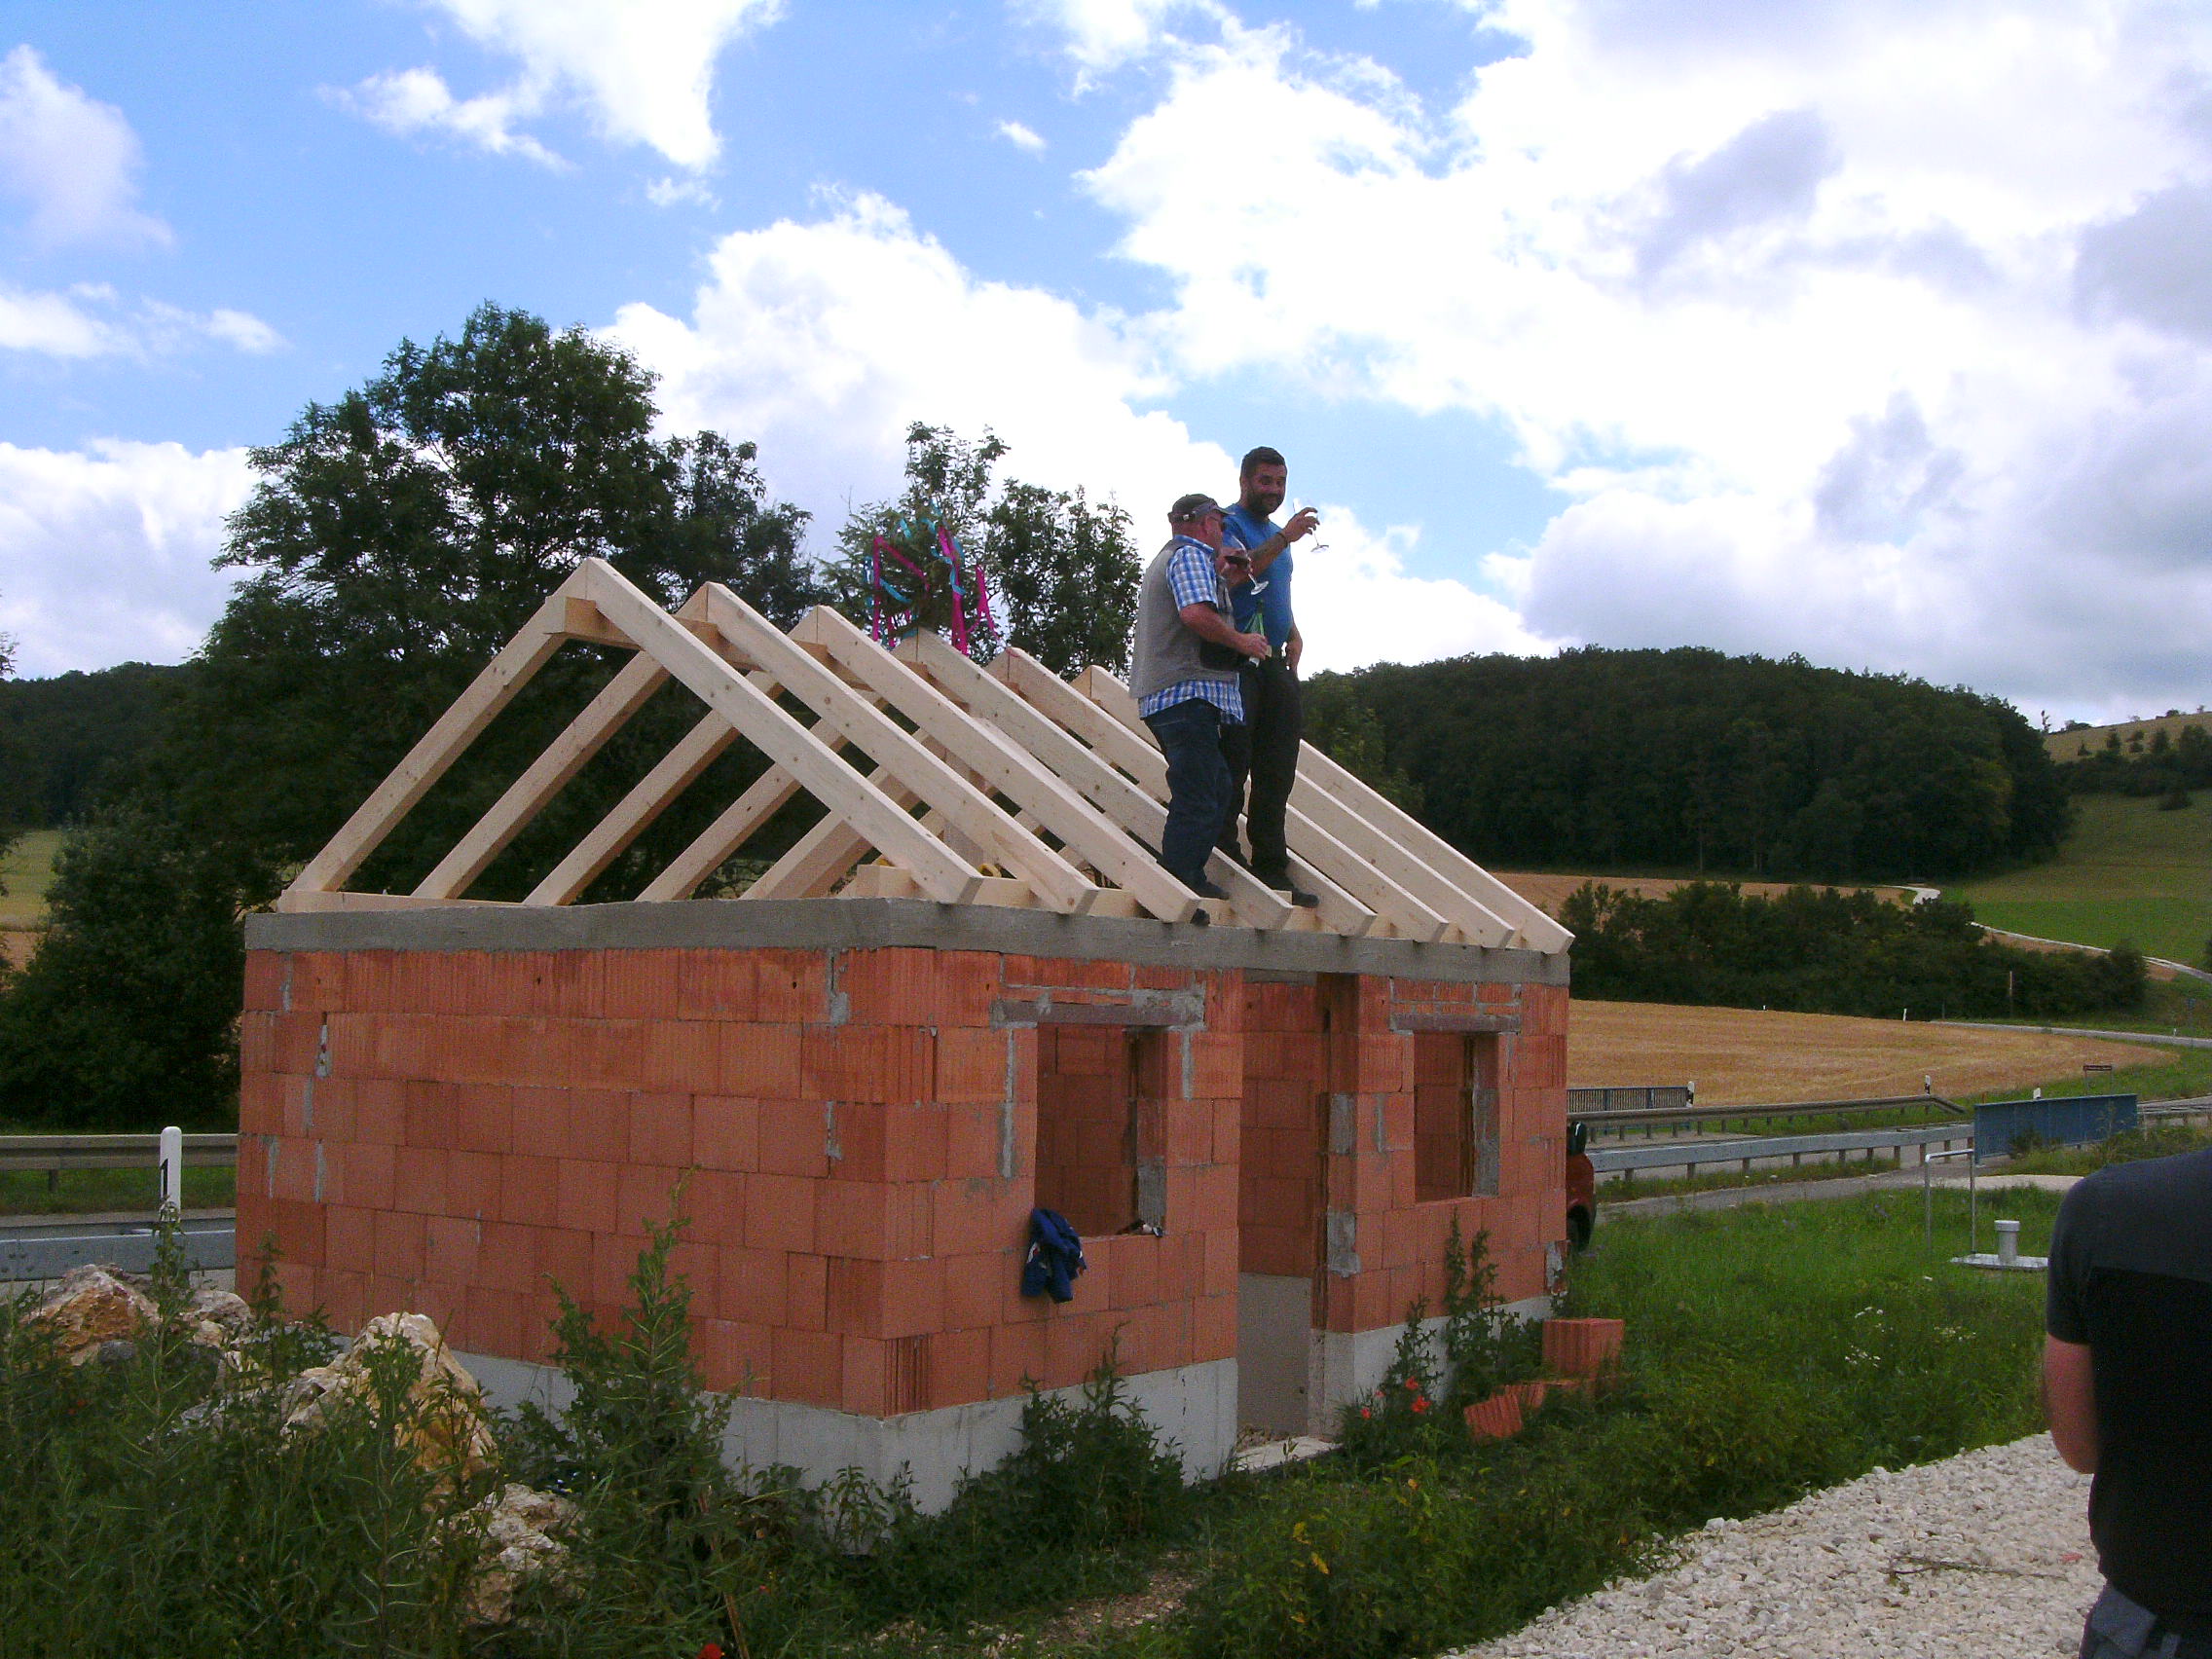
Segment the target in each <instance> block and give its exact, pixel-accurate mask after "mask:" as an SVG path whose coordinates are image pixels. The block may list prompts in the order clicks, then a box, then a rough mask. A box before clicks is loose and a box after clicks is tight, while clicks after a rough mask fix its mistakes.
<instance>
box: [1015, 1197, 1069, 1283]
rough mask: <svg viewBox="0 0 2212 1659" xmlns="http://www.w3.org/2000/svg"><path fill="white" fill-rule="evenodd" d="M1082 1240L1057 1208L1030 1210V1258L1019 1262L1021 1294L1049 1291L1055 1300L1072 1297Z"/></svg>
mask: <svg viewBox="0 0 2212 1659" xmlns="http://www.w3.org/2000/svg"><path fill="white" fill-rule="evenodd" d="M1083 1269H1084V1260H1083V1240H1082V1239H1081V1238H1078V1237H1077V1236H1076V1233H1075V1229H1074V1228H1072V1227H1070V1226H1069V1225H1068V1218H1067V1217H1066V1216H1064V1215H1062V1214H1060V1212H1059V1211H1058V1210H1049V1209H1033V1210H1031V1211H1030V1212H1029V1259H1028V1260H1027V1261H1026V1262H1024V1263H1022V1265H1021V1294H1022V1295H1024V1296H1043V1295H1044V1294H1046V1293H1047V1292H1048V1291H1050V1292H1051V1297H1052V1300H1053V1301H1054V1302H1073V1301H1074V1300H1075V1276H1076V1274H1078V1273H1080V1272H1083Z"/></svg>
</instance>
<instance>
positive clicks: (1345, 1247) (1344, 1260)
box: [1328, 1209, 1359, 1278]
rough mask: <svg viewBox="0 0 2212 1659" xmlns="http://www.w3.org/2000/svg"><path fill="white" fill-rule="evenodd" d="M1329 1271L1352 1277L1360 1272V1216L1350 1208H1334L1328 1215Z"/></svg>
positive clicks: (1343, 1276) (1338, 1275)
mask: <svg viewBox="0 0 2212 1659" xmlns="http://www.w3.org/2000/svg"><path fill="white" fill-rule="evenodd" d="M1328 1230H1329V1272H1332V1273H1334V1274H1335V1275H1336V1276H1337V1277H1338V1278H1350V1277H1351V1276H1352V1275H1353V1274H1355V1273H1357V1272H1359V1217H1358V1216H1357V1215H1355V1214H1353V1213H1352V1212H1351V1211H1350V1210H1341V1209H1333V1210H1331V1211H1329V1216H1328Z"/></svg>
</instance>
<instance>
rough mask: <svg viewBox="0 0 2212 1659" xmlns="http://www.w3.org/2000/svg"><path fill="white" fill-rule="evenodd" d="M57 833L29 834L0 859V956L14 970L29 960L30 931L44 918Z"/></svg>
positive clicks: (51, 831)
mask: <svg viewBox="0 0 2212 1659" xmlns="http://www.w3.org/2000/svg"><path fill="white" fill-rule="evenodd" d="M61 833H62V832H61V831H60V830H26V831H24V832H23V833H22V834H21V835H19V836H18V837H17V839H16V844H15V845H14V846H13V847H11V848H10V849H9V850H8V853H7V855H6V856H5V857H4V858H0V887H5V888H6V889H7V891H6V892H5V893H0V954H4V955H6V956H7V957H8V959H9V960H11V961H13V962H14V963H16V964H17V965H18V967H19V966H21V964H22V963H23V962H24V961H25V960H27V959H28V957H29V956H30V940H31V934H30V930H31V929H32V928H34V927H36V926H37V925H38V923H39V921H40V919H41V918H42V917H44V916H45V914H46V890H47V888H48V886H49V885H51V884H52V882H53V880H54V856H55V854H56V853H58V852H59V851H60V850H61Z"/></svg>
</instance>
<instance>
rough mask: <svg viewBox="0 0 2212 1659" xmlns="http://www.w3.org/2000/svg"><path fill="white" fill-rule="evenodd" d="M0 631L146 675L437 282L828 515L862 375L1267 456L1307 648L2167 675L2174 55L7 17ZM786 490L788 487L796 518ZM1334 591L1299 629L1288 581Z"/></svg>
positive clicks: (2100, 697)
mask: <svg viewBox="0 0 2212 1659" xmlns="http://www.w3.org/2000/svg"><path fill="white" fill-rule="evenodd" d="M0 19H4V20H5V27H4V29H0V192H4V194H0V631H5V632H7V633H9V634H12V635H13V636H14V637H15V638H16V640H17V644H18V672H21V673H27V674H46V673H54V672H58V671H61V670H63V669H67V668H73V667H82V668H91V667H98V666H102V665H104V664H106V663H109V662H115V661H121V660H126V659H129V658H133V657H136V658H150V659H154V660H175V659H176V658H178V657H180V656H181V655H183V654H185V653H187V652H188V651H189V650H190V649H191V648H192V645H193V644H194V642H195V641H196V640H197V638H198V636H199V634H200V633H201V632H202V631H203V629H204V627H205V625H206V623H207V622H208V621H209V620H210V619H211V618H212V616H213V615H214V613H215V611H216V610H218V609H219V608H220V605H221V602H222V596H223V593H224V591H225V585H226V584H225V578H223V577H221V576H219V575H216V574H215V573H213V572H211V571H209V570H208V569H207V564H206V562H207V559H208V557H209V556H210V554H211V553H212V551H213V550H214V548H215V546H216V545H217V544H218V542H219V537H220V519H221V514H222V513H223V511H225V510H227V509H228V508H229V507H230V506H234V505H235V504H236V503H237V501H238V499H239V498H240V494H241V493H242V491H243V490H244V489H245V488H246V487H247V486H248V485H249V483H250V477H249V475H248V473H247V471H246V468H245V464H244V461H243V457H242V453H241V451H242V447H243V446H245V445H249V444H253V443H257V442H266V441H270V440H272V439H274V438H275V437H276V435H278V434H279V433H280V432H281V431H282V429H283V427H284V425H285V424H286V423H287V422H288V421H289V420H290V419H291V418H292V417H293V415H295V414H296V413H297V411H298V410H299V408H300V407H301V406H302V405H303V404H304V403H305V402H307V401H308V400H310V399H312V398H329V397H332V396H334V395H336V394H338V393H339V392H341V391H343V390H344V389H345V388H346V387H349V386H351V385H354V384H357V383H358V382H360V381H361V380H362V379H364V378H366V377H367V376H369V375H371V374H373V373H374V372H375V370H376V367H377V365H378V362H379V361H380V359H381V358H382V357H383V355H384V353H385V352H386V351H387V350H389V349H390V348H391V347H392V345H393V344H395V343H396V342H397V341H398V340H399V339H400V338H401V337H403V336H413V337H416V338H419V339H420V338H427V337H428V336H430V335H433V334H436V333H438V332H440V331H441V330H450V329H452V328H454V327H456V326H457V325H458V324H459V322H460V321H461V318H462V317H463V316H464V315H465V314H466V313H467V312H468V311H469V309H470V308H471V307H472V306H474V305H475V304H477V303H478V302H479V301H482V300H485V299H496V300H498V301H499V302H501V303H503V304H507V305H514V306H522V307H526V308H529V309H531V310H534V311H536V312H538V313H542V314H543V315H545V316H547V317H548V318H549V319H551V320H553V321H555V322H558V323H563V324H576V325H580V326H584V327H588V328H592V329H597V330H605V331H608V333H609V334H610V335H611V336H612V337H614V338H617V339H619V340H621V341H622V342H623V343H624V344H626V345H628V346H630V347H631V348H632V349H633V350H637V351H638V352H639V354H640V355H641V356H642V357H643V358H644V359H645V361H646V362H647V363H648V364H650V365H651V366H653V367H654V368H655V369H656V370H658V371H659V372H660V373H661V374H662V376H663V405H664V409H665V410H666V412H667V415H668V418H669V420H670V421H671V423H672V424H677V425H698V424H709V425H714V426H717V427H719V428H720V429H722V430H724V431H727V432H729V433H731V434H732V435H733V436H739V437H750V438H754V439H756V440H757V441H758V442H759V444H760V446H761V453H762V459H763V461H764V463H765V467H766V470H767V472H768V474H769V477H770V480H771V482H772V484H773V485H774V486H775V487H776V488H777V489H778V490H779V491H781V492H783V493H785V494H788V495H790V496H791V497H792V498H794V499H797V500H799V501H800V502H801V503H802V504H803V505H806V506H808V507H809V508H811V509H813V510H814V511H815V512H816V514H817V515H818V518H820V519H827V520H829V521H830V524H832V525H833V523H834V521H835V519H836V517H837V516H838V515H839V514H840V513H841V512H842V510H843V503H844V502H845V501H847V500H852V499H866V498H869V497H871V496H875V495H879V494H881V493H883V492H885V491H886V490H888V489H889V488H890V487H891V485H892V483H893V480H894V479H895V476H896V472H897V467H898V461H899V446H898V434H899V433H900V432H901V431H902V430H903V427H904V425H905V424H906V423H907V422H909V421H911V420H914V419H926V420H934V421H940V422H951V423H953V424H957V425H959V426H961V427H962V428H963V429H964V430H971V431H973V430H976V429H977V428H979V427H980V426H981V425H982V424H985V423H988V424H991V425H992V426H994V427H995V428H996V429H997V430H999V431H1000V432H1001V433H1002V435H1004V436H1006V437H1008V438H1009V439H1010V440H1011V441H1012V442H1013V444H1014V453H1013V455H1012V457H1011V458H1010V461H1009V462H1008V468H1009V470H1010V471H1011V472H1013V473H1014V474H1015V475H1017V476H1024V477H1031V478H1035V479H1037V480H1038V481H1040V482H1047V483H1053V484H1060V485H1070V484H1076V483H1082V484H1085V485H1087V486H1088V487H1089V488H1090V489H1091V490H1092V491H1093V492H1094V493H1099V494H1109V493H1110V494H1113V495H1115V496H1116V497H1118V498H1120V499H1121V500H1122V501H1123V502H1124V505H1127V506H1128V507H1130V508H1131V510H1132V512H1134V513H1135V515H1136V517H1137V520H1138V523H1139V525H1140V528H1141V530H1142V534H1143V535H1144V536H1145V537H1146V538H1147V539H1149V538H1150V535H1151V534H1152V532H1153V530H1154V529H1155V528H1156V524H1155V521H1156V519H1157V516H1158V510H1159V508H1160V506H1161V504H1162V503H1163V501H1164V500H1165V499H1166V498H1169V497H1171V496H1172V495H1174V494H1177V493H1180V491H1182V490H1183V489H1187V488H1194V487H1197V488H1212V489H1215V490H1217V491H1226V490H1228V489H1230V488H1231V487H1233V478H1232V477H1231V476H1229V472H1230V470H1231V469H1230V460H1229V458H1231V457H1233V456H1234V455H1235V453H1237V452H1238V451H1240V450H1241V449H1242V448H1244V447H1245V446H1247V445H1249V444H1251V443H1254V442H1263V441H1265V442H1272V443H1275V444H1277V445H1278V446H1280V447H1281V448H1283V449H1284V450H1285V451H1286V452H1287V453H1288V454H1289V455H1290V458H1291V461H1292V468H1293V477H1292V488H1293V492H1294V493H1295V494H1297V495H1299V496H1300V497H1301V498H1305V499H1308V500H1313V501H1318V502H1320V503H1321V504H1322V505H1323V506H1324V508H1325V509H1326V511H1327V514H1328V518H1329V523H1330V531H1329V534H1328V535H1327V536H1326V537H1325V539H1326V540H1327V541H1328V543H1329V548H1330V551H1329V553H1328V554H1326V555H1321V556H1317V557H1315V558H1313V559H1309V561H1307V562H1306V564H1305V565H1304V566H1302V569H1301V572H1300V581H1301V595H1302V610H1304V611H1305V613H1306V616H1307V626H1306V631H1307V633H1308V635H1309V639H1310V640H1311V641H1312V646H1311V656H1312V659H1313V660H1314V661H1316V662H1318V663H1320V664H1322V665H1325V666H1351V665H1354V664H1356V663H1360V662H1366V661H1374V660H1378V659H1384V658H1395V659H1401V660H1402V659H1414V658H1421V657H1427V656H1435V655H1442V654H1448V653H1451V652H1455V651H1463V650H1485V649H1511V650H1544V649H1549V648H1552V647H1554V646H1556V645H1562V644H1574V643H1584V642H1592V643H1599V644H1607V645H1673V644H1698V645H1716V646H1719V647H1721V648H1725V649H1731V650H1759V651H1765V652H1768V653H1772V654H1784V653H1787V652H1789V651H1802V652H1803V653H1804V654H1805V655H1807V656H1809V657H1811V658H1813V659H1814V660H1816V661H1822V662H1832V663H1836V664H1839V665H1842V666H1848V667H1872V668H1878V669H1882V670H1890V671H1903V672H1910V673H1918V674H1923V675H1926V676H1928V677H1930V678H1932V679H1936V680H1938V681H1945V682H1968V683H1972V684H1974V685H1976V686H1978V687H1981V688H1984V689H1988V690H1992V691H1997V692H2000V693H2002V694H2005V695H2008V696H2010V697H2012V698H2013V699H2014V700H2016V701H2018V702H2019V703H2020V704H2021V705H2022V706H2023V707H2024V708H2025V709H2027V711H2028V712H2029V713H2030V715H2031V716H2033V715H2035V714H2036V713H2038V712H2039V711H2042V710H2049V711H2050V712H2052V713H2053V714H2054V715H2065V714H2083V715H2092V716H2093V715H2098V714H2106V713H2130V712H2135V711H2138V710H2151V709H2163V708H2166V707H2174V706H2181V707H2195V706H2197V705H2198V704H2200V703H2201V702H2202V701H2204V700H2205V699H2206V698H2207V697H2208V696H2212V656H2208V654H2207V649H2206V645H2205V644H2204V642H2205V641H2206V640H2207V639H2212V627H2208V626H2207V624H2208V623H2212V461H2208V460H2207V457H2208V456H2212V443H2207V442H2206V441H2205V440H2206V439H2207V438H2212V374H2208V368H2212V365H2208V363H2207V360H2206V353H2207V350H2208V348H2212V279H2208V278H2206V277H2205V276H2203V274H2202V273H2203V269H2204V268H2203V264H2202V259H2201V249H2202V247H2203V246H2204V245H2205V240H2204V239H2205V238H2206V237H2208V236H2212V90H2208V89H2212V38H2208V30H2207V26H2206V23H2205V21H2204V18H2203V14H2202V12H2201V10H2200V9H2198V8H2192V7H2185V6H2173V5H2165V4H2152V3H2148V0H2145V3H2127V0H2116V3H2115V4H2113V5H2110V6H2107V7H2103V8H2099V9H2097V10H2095V11H2094V12H2092V11H2091V10H2090V9H2088V8H2084V7H2081V6H2079V5H2049V6H2037V5H2033V4H2003V5H2000V4H1996V3H1994V0H1991V3H1980V0H1972V3H1969V0H1959V3H1928V4H1915V5H1909V6H1908V5H1905V4H1903V0H1864V3H1862V4H1859V5H1853V6H1844V5H1842V4H1840V3H1839V0H1760V3H1758V4H1756V5H1752V4H1751V0H1743V3H1742V4H1741V5H1732V4H1730V3H1727V0H1710V3H1705V4H1693V3H1692V0H1638V3H1637V4H1634V5H1631V4H1629V3H1628V0H1494V3H1490V4H1478V3H1475V0H1373V3H1369V4H1311V5H1302V6H1301V5H1275V6H1244V5H1234V4H1226V3H1222V0H970V3H969V4H965V5H958V6H943V7H936V6H927V5H921V4H914V3H907V4H873V3H865V0H836V3H823V0H781V3H763V0H631V3H629V4H617V3H616V0H371V3H363V4H345V3H334V4H329V5H323V6H316V7H302V6H299V5H296V4H291V5H277V4H268V5H233V6H206V7H195V8H180V7H158V8H146V7H125V6H122V5H110V4H102V3H99V0H80V3H77V4H72V5H69V6H60V5H43V4H42V5H15V6H6V7H0ZM826 528H827V527H826ZM1316 617H1319V618H1321V619H1322V620H1321V625H1319V626H1315V625H1314V618H1316Z"/></svg>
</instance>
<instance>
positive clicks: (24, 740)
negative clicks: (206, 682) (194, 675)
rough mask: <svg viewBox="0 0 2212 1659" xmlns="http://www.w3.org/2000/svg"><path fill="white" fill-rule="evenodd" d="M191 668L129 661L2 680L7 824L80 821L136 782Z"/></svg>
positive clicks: (1, 806) (0, 793)
mask: <svg viewBox="0 0 2212 1659" xmlns="http://www.w3.org/2000/svg"><path fill="white" fill-rule="evenodd" d="M190 672H191V670H190V669H189V668H186V667H158V666H156V665H154V664H152V663H143V662H127V663H123V664H121V665H119V666H118V667H115V668H103V669H101V670H99V671H98V672H96V673H92V674H80V673H71V674H57V675H55V676H54V677H53V678H52V679H49V680H0V756H4V757H5V761H6V764H5V766H0V774H4V775H0V824H5V825H10V826H14V827H16V828H18V829H25V830H53V829H59V828H60V827H62V826H63V825H67V824H74V823H76V822H78V821H79V820H80V819H82V818H83V817H84V816H85V815H86V814H87V813H88V812H90V811H91V810H92V807H93V806H94V805H95V804H96V803H97V802H98V800H99V798H100V795H101V793H102V792H103V791H104V790H106V789H108V788H109V787H110V781H111V780H113V781H114V782H115V783H116V784H123V783H127V782H128V778H129V772H130V768H131V766H132V764H133V763H134V762H136V761H138V760H139V759H141V758H142V757H143V756H144V755H145V754H146V752H147V750H148V749H149V748H151V747H152V745H153V743H154V741H155V739H156V737H157V736H158V734H159V733H160V731H161V727H162V722H163V721H164V720H165V719H166V718H167V710H168V708H169V705H170V704H171V702H172V701H173V700H174V699H175V697H176V696H177V694H178V693H179V691H180V690H181V689H182V687H183V682H184V680H185V678H186V677H187V676H188V675H189V674H190Z"/></svg>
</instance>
